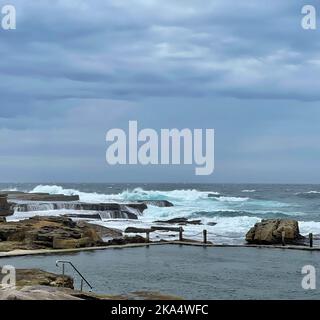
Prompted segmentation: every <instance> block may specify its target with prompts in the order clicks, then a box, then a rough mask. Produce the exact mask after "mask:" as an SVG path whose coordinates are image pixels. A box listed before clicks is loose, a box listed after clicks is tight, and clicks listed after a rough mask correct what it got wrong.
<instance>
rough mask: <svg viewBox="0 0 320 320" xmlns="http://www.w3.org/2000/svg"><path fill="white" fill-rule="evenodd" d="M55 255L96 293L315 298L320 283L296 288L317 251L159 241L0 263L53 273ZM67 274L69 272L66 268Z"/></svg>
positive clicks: (319, 263)
mask: <svg viewBox="0 0 320 320" xmlns="http://www.w3.org/2000/svg"><path fill="white" fill-rule="evenodd" d="M58 259H67V260H70V261H72V262H73V263H74V264H75V265H76V266H77V267H78V268H79V270H80V271H81V272H82V273H83V274H84V275H85V277H86V278H87V279H88V280H89V281H90V282H91V284H92V285H93V286H94V291H95V292H100V293H111V294H120V293H127V292H133V291H140V290H147V291H157V292H162V293H166V294H174V295H178V296H180V297H183V298H187V299H319V298H320V284H319V289H316V290H314V291H310V290H309V291H306V290H304V289H302V287H301V280H302V274H301V268H302V267H303V266H304V265H307V264H308V265H309V264H311V265H313V266H315V268H316V269H317V271H319V277H318V279H317V280H318V281H320V253H319V252H309V251H295V250H282V249H263V248H261V249H255V248H202V247H187V246H182V247H181V246H170V245H164V246H150V247H149V248H144V247H142V248H131V249H112V250H104V251H94V252H82V253H78V254H74V255H68V256H61V255H54V256H34V257H18V258H9V259H8V258H5V259H0V264H1V265H5V264H11V265H14V266H15V267H17V268H41V269H43V270H47V271H52V272H56V273H59V272H61V269H58V268H57V267H56V266H55V261H56V260H58ZM67 273H68V274H69V275H72V274H73V273H72V271H71V270H70V269H67ZM319 283H320V282H319ZM77 285H79V279H77Z"/></svg>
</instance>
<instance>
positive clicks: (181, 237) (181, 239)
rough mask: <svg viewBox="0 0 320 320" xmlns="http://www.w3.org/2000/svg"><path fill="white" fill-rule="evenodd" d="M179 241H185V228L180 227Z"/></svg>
mask: <svg viewBox="0 0 320 320" xmlns="http://www.w3.org/2000/svg"><path fill="white" fill-rule="evenodd" d="M179 241H183V228H182V227H180V229H179Z"/></svg>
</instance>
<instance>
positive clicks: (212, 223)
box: [207, 222, 217, 226]
mask: <svg viewBox="0 0 320 320" xmlns="http://www.w3.org/2000/svg"><path fill="white" fill-rule="evenodd" d="M216 224H217V222H208V223H207V225H208V226H215V225H216Z"/></svg>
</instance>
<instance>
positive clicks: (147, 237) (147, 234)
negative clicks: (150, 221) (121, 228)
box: [146, 231, 150, 243]
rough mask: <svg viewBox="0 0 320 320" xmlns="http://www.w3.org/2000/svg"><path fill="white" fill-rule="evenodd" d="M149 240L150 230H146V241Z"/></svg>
mask: <svg viewBox="0 0 320 320" xmlns="http://www.w3.org/2000/svg"><path fill="white" fill-rule="evenodd" d="M149 242H150V231H147V232H146V243H149Z"/></svg>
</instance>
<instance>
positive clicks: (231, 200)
mask: <svg viewBox="0 0 320 320" xmlns="http://www.w3.org/2000/svg"><path fill="white" fill-rule="evenodd" d="M249 199H250V198H243V197H219V198H217V200H218V201H223V202H242V201H248V200H249Z"/></svg>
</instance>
